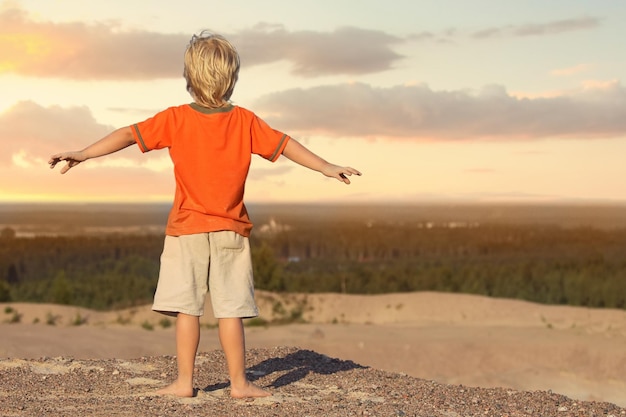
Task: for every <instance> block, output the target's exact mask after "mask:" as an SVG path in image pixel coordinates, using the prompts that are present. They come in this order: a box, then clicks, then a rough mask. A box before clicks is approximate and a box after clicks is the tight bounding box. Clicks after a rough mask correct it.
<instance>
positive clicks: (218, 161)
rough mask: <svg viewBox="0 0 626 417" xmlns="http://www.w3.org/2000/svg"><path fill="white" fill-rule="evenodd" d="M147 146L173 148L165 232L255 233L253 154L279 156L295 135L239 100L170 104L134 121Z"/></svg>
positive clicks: (141, 142) (147, 148) (145, 148)
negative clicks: (247, 196) (250, 189)
mask: <svg viewBox="0 0 626 417" xmlns="http://www.w3.org/2000/svg"><path fill="white" fill-rule="evenodd" d="M131 130H132V131H133V134H134V135H135V140H136V141H137V144H138V145H139V147H140V149H141V151H142V152H148V151H150V150H153V149H162V148H169V153H170V157H171V158H172V162H174V176H175V178H176V194H175V196H174V204H173V206H172V210H171V211H170V214H169V218H168V221H167V227H166V229H165V233H166V234H168V235H172V236H180V235H187V234H193V233H204V232H215V231H219V230H232V231H235V232H237V233H239V234H241V235H243V236H249V235H250V230H251V229H252V223H251V222H250V218H249V217H248V213H247V211H246V207H245V205H244V203H243V195H244V188H245V182H246V178H247V176H248V170H249V168H250V160H251V155H252V154H257V155H260V156H262V157H263V158H265V159H267V160H269V161H272V162H274V161H276V160H277V159H278V157H279V156H280V154H281V153H282V152H283V149H285V146H286V145H287V142H288V141H289V136H287V135H286V134H284V133H282V132H279V131H276V130H274V129H272V128H271V127H270V126H268V125H267V123H265V122H264V121H263V120H261V119H260V118H259V117H257V116H256V115H255V114H254V113H252V112H251V111H249V110H246V109H244V108H241V107H238V106H232V105H231V106H228V107H224V108H219V109H209V108H205V107H201V106H199V105H197V104H195V103H192V104H185V105H182V106H177V107H170V108H168V109H166V110H164V111H162V112H160V113H157V114H156V115H155V116H153V117H151V118H149V119H147V120H145V121H143V122H141V123H137V124H134V125H132V126H131Z"/></svg>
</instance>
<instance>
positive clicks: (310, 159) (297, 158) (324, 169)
mask: <svg viewBox="0 0 626 417" xmlns="http://www.w3.org/2000/svg"><path fill="white" fill-rule="evenodd" d="M283 155H284V156H285V157H287V158H288V159H290V160H292V161H293V162H295V163H297V164H300V165H302V166H304V167H306V168H309V169H312V170H313V171H318V172H321V173H322V174H324V175H326V176H327V177H331V178H336V179H337V180H339V181H341V182H344V183H346V184H350V180H349V179H348V177H349V176H351V175H353V174H354V175H361V173H360V172H359V171H358V170H356V169H354V168H351V167H342V166H339V165H335V164H331V163H329V162H327V161H326V160H324V159H322V158H320V157H319V156H317V155H316V154H314V153H313V152H311V151H310V150H308V149H307V148H306V147H305V146H303V145H302V144H301V143H300V142H298V141H296V140H295V139H293V138H290V139H289V142H287V145H286V146H285V149H284V150H283Z"/></svg>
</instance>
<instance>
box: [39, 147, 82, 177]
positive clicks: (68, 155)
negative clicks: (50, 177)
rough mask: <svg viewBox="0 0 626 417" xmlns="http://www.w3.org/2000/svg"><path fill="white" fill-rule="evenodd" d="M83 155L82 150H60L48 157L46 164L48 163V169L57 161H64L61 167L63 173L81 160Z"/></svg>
mask: <svg viewBox="0 0 626 417" xmlns="http://www.w3.org/2000/svg"><path fill="white" fill-rule="evenodd" d="M85 159H87V158H85V156H84V155H83V153H82V152H61V153H58V154H55V155H52V156H51V157H50V160H48V164H50V169H53V168H54V167H55V166H56V165H57V164H58V163H59V162H61V161H66V162H67V164H65V166H64V167H63V168H61V174H65V173H66V172H67V171H69V170H70V169H71V168H74V167H75V166H76V165H78V164H80V163H81V162H83V161H84V160H85Z"/></svg>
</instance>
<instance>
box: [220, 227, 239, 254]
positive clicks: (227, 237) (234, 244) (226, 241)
mask: <svg viewBox="0 0 626 417" xmlns="http://www.w3.org/2000/svg"><path fill="white" fill-rule="evenodd" d="M214 233H215V239H214V243H215V244H216V245H217V247H218V249H220V250H232V251H241V250H243V249H244V240H245V238H244V237H243V236H241V235H240V234H239V233H235V232H233V231H230V230H224V231H220V232H214Z"/></svg>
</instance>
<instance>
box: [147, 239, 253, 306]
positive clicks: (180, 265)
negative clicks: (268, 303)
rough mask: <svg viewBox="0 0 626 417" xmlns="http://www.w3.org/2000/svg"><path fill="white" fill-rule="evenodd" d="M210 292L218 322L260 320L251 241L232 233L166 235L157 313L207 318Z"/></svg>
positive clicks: (157, 298) (155, 297)
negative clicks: (205, 313) (257, 317)
mask: <svg viewBox="0 0 626 417" xmlns="http://www.w3.org/2000/svg"><path fill="white" fill-rule="evenodd" d="M207 283H208V285H207ZM207 291H209V293H210V295H211V304H212V305H213V314H214V315H215V317H216V318H231V317H241V318H247V317H256V316H258V315H259V313H258V310H257V307H256V304H255V302H254V280H253V277H252V260H251V255H250V242H249V241H248V238H247V237H244V236H241V235H239V234H237V233H235V232H232V231H219V232H211V233H199V234H193V235H182V236H165V243H164V245H163V253H162V254H161V270H160V272H159V282H158V284H157V289H156V292H155V294H154V304H153V305H152V309H153V310H155V311H159V312H164V313H185V314H189V315H192V316H202V314H203V313H204V302H205V298H206V293H207Z"/></svg>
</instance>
